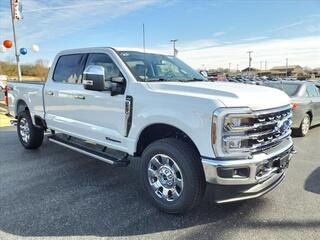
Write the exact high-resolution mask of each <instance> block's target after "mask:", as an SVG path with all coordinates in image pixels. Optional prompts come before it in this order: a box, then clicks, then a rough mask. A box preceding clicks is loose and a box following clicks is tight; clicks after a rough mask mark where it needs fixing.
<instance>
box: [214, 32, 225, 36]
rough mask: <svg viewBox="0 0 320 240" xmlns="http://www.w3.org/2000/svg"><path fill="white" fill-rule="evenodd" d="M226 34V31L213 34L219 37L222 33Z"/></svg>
mask: <svg viewBox="0 0 320 240" xmlns="http://www.w3.org/2000/svg"><path fill="white" fill-rule="evenodd" d="M225 34H226V32H215V33H214V34H213V36H215V37H219V36H222V35H225Z"/></svg>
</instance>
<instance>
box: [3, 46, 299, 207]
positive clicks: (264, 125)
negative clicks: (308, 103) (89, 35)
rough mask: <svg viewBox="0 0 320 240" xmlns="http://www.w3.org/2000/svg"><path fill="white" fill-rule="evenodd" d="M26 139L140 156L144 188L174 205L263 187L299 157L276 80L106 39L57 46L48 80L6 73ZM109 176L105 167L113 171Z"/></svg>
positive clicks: (29, 144)
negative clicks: (247, 78)
mask: <svg viewBox="0 0 320 240" xmlns="http://www.w3.org/2000/svg"><path fill="white" fill-rule="evenodd" d="M9 89H10V90H9V93H8V97H9V110H10V113H11V115H13V116H15V117H16V118H17V133H18V136H19V139H20V141H21V143H22V145H23V146H24V147H25V148H27V149H35V148H38V147H39V146H40V145H41V144H42V141H43V138H44V132H45V131H49V134H48V138H49V140H50V141H52V142H54V143H57V144H60V145H62V146H64V147H67V148H70V149H73V150H75V151H78V152H81V153H83V154H86V155H88V156H91V157H94V158H97V159H99V160H102V161H105V162H107V163H110V164H113V165H116V166H125V165H127V164H128V163H129V162H130V161H139V164H138V165H139V167H140V174H139V175H140V179H141V184H142V186H143V189H144V190H145V191H146V193H147V196H149V198H150V199H151V200H152V202H153V203H154V204H155V205H156V206H158V207H159V208H160V209H162V210H163V211H166V212H168V213H181V212H185V211H187V210H189V209H191V208H192V207H194V206H196V205H197V204H198V203H199V202H200V200H201V197H202V196H203V194H204V191H205V186H206V182H208V183H211V184H214V186H215V187H214V190H213V191H214V193H215V201H216V202H218V203H224V202H233V201H239V200H244V199H250V198H256V197H259V196H261V195H263V194H265V193H267V192H268V191H270V190H272V189H274V188H275V187H276V186H277V185H278V184H279V183H280V182H281V181H282V180H283V178H284V176H285V168H286V167H287V166H288V163H289V161H290V159H291V157H292V153H293V151H294V150H293V142H292V139H291V137H290V133H291V129H290V126H291V108H290V99H289V98H288V96H287V95H286V94H285V93H283V92H281V91H279V90H276V89H271V88H267V87H262V86H254V85H241V84H237V83H227V82H208V81H206V79H205V78H204V77H202V76H201V75H200V74H199V73H197V72H196V71H194V70H193V69H192V68H190V67H189V66H187V65H186V64H185V63H183V62H182V61H180V60H179V59H177V58H176V57H173V56H168V55H163V54H157V53H152V52H141V51H136V50H121V49H117V50H116V49H113V48H108V47H102V48H87V49H78V50H68V51H63V52H60V53H59V54H58V55H57V56H56V58H55V59H54V61H53V65H52V67H51V68H50V71H49V75H48V79H47V81H46V83H44V84H39V83H26V82H21V83H19V82H9ZM106 177H108V176H106Z"/></svg>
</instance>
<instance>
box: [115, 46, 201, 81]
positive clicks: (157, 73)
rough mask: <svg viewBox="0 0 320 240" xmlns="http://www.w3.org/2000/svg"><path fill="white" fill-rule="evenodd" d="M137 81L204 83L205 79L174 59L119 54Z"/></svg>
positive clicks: (127, 52)
mask: <svg viewBox="0 0 320 240" xmlns="http://www.w3.org/2000/svg"><path fill="white" fill-rule="evenodd" d="M119 55H120V57H121V58H122V60H123V61H124V62H125V63H126V64H127V65H128V67H129V68H130V70H131V72H132V73H133V74H134V75H135V76H136V77H137V80H138V81H146V82H152V81H182V82H184V81H205V80H206V79H205V78H204V77H203V76H202V75H201V74H199V73H197V72H196V71H195V70H193V69H192V68H191V67H189V66H188V65H187V64H185V63H184V62H182V61H180V60H179V59H177V58H176V57H173V56H167V55H161V54H151V53H141V52H134V51H121V52H119Z"/></svg>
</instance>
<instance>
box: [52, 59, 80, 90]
mask: <svg viewBox="0 0 320 240" xmlns="http://www.w3.org/2000/svg"><path fill="white" fill-rule="evenodd" d="M84 60H85V55H84V54H72V55H64V56H61V57H59V59H58V61H57V64H56V67H55V70H54V74H53V80H54V81H55V82H62V83H74V84H81V81H82V72H83V67H84Z"/></svg>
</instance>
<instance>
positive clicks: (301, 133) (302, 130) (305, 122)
mask: <svg viewBox="0 0 320 240" xmlns="http://www.w3.org/2000/svg"><path fill="white" fill-rule="evenodd" d="M310 125H311V119H310V116H309V115H308V114H305V115H304V117H303V119H302V121H301V124H300V127H299V128H298V129H296V130H295V135H297V136H298V137H305V136H306V135H307V133H308V132H309V128H310Z"/></svg>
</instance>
